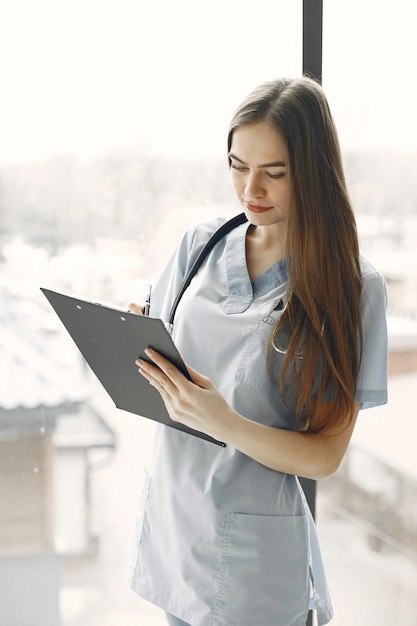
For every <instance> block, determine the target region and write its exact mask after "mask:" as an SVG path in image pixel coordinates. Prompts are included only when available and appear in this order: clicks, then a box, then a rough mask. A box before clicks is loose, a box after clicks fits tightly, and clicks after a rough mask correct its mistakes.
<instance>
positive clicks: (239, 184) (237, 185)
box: [231, 170, 245, 196]
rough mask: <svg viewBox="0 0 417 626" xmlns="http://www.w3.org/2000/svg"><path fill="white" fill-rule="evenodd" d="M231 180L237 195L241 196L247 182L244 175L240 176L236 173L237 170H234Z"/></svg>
mask: <svg viewBox="0 0 417 626" xmlns="http://www.w3.org/2000/svg"><path fill="white" fill-rule="evenodd" d="M231 180H232V186H233V189H234V190H235V193H236V195H238V196H240V195H241V194H242V191H243V189H244V187H245V183H244V180H243V177H242V176H238V175H236V173H235V172H233V170H232V171H231Z"/></svg>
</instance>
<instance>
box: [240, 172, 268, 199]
mask: <svg viewBox="0 0 417 626" xmlns="http://www.w3.org/2000/svg"><path fill="white" fill-rule="evenodd" d="M265 193H266V190H265V187H264V186H263V184H262V181H261V177H260V175H259V173H258V172H250V173H248V176H247V178H246V185H245V195H246V197H247V198H248V199H249V198H263V197H264V196H265Z"/></svg>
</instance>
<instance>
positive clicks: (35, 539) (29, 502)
mask: <svg viewBox="0 0 417 626" xmlns="http://www.w3.org/2000/svg"><path fill="white" fill-rule="evenodd" d="M46 319H49V318H48V316H47V315H46V314H45V315H42V312H41V311H39V316H38V315H36V314H34V309H33V307H32V308H31V315H29V314H28V311H27V310H25V303H24V302H22V301H18V300H14V299H13V298H12V297H11V296H10V294H9V293H8V292H7V291H5V290H0V372H1V384H0V503H1V508H0V606H1V624H4V625H6V624H7V626H23V625H25V624H32V623H36V624H42V625H43V626H49V625H50V626H57V625H58V624H59V601H58V597H59V558H60V556H61V555H63V554H65V555H71V554H77V555H80V554H91V553H92V552H94V551H95V550H96V549H97V537H96V536H95V535H94V532H93V529H92V524H91V516H90V504H91V503H90V493H91V492H90V476H91V469H92V466H93V462H94V457H93V455H94V454H96V453H97V451H98V450H99V451H102V452H103V451H104V453H105V454H106V455H108V454H109V453H111V452H112V451H113V450H114V448H115V436H114V433H113V432H112V430H111V429H110V428H109V427H108V426H107V424H106V422H105V421H104V420H103V419H102V418H101V417H100V415H98V414H97V413H96V412H95V411H93V410H92V409H91V408H90V407H89V405H88V403H87V390H86V384H85V376H86V372H85V371H83V369H82V367H81V361H79V362H78V363H76V362H75V361H74V359H73V358H72V357H71V356H69V354H68V353H67V351H66V350H65V345H66V344H65V343H64V344H62V342H61V340H60V335H59V333H57V332H55V331H54V330H53V329H51V328H48V325H45V324H43V322H44V321H45V320H46ZM63 346H64V347H63ZM74 356H75V357H76V356H77V355H76V352H75V351H74ZM75 372H77V373H78V376H76V375H75Z"/></svg>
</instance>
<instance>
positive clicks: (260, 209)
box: [245, 202, 272, 213]
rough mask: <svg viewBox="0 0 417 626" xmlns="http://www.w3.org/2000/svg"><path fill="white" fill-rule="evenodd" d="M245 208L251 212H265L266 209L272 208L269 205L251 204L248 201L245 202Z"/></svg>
mask: <svg viewBox="0 0 417 626" xmlns="http://www.w3.org/2000/svg"><path fill="white" fill-rule="evenodd" d="M245 205H246V208H247V209H248V211H251V212H252V213H265V212H266V211H269V210H270V209H272V207H271V206H262V205H259V204H251V203H250V202H245Z"/></svg>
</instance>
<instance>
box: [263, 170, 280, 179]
mask: <svg viewBox="0 0 417 626" xmlns="http://www.w3.org/2000/svg"><path fill="white" fill-rule="evenodd" d="M265 173H266V175H267V176H268V178H271V179H272V180H278V179H279V178H284V176H285V172H278V173H276V174H273V173H272V172H265Z"/></svg>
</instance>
